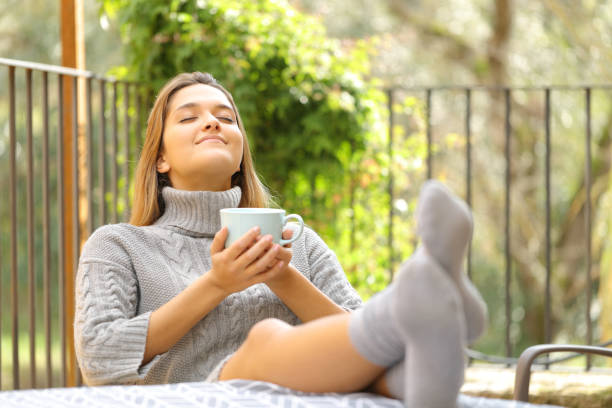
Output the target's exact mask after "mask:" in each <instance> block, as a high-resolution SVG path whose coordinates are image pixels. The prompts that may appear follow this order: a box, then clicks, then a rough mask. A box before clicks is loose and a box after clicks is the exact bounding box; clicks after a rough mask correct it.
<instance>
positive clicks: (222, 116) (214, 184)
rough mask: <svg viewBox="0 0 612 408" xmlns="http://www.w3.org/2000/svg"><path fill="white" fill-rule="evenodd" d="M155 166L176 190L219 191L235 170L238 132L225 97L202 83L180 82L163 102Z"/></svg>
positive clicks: (238, 154)
mask: <svg viewBox="0 0 612 408" xmlns="http://www.w3.org/2000/svg"><path fill="white" fill-rule="evenodd" d="M167 112H168V113H167V117H166V122H165V125H164V136H163V141H162V149H161V153H160V155H159V157H158V160H157V171H158V172H160V173H168V177H169V178H170V182H171V183H172V186H173V187H174V188H177V189H180V190H208V191H223V190H227V189H229V188H230V187H231V177H232V175H233V174H234V173H235V172H237V171H238V170H239V169H240V163H241V161H242V153H243V140H242V133H241V132H240V128H239V127H238V122H237V121H236V114H235V113H234V110H233V109H232V105H231V103H230V101H229V100H228V99H227V97H226V96H225V94H224V93H223V92H221V91H220V90H219V89H217V88H214V87H212V86H208V85H204V84H196V85H190V86H188V87H185V88H183V89H181V90H179V91H178V92H176V93H175V94H174V95H173V96H172V98H171V99H170V101H169V103H168V109H167Z"/></svg>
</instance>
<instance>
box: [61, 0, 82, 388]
mask: <svg viewBox="0 0 612 408" xmlns="http://www.w3.org/2000/svg"><path fill="white" fill-rule="evenodd" d="M84 38H85V36H84V31H83V1H82V0H61V40H62V65H63V66H65V67H72V68H79V69H84V68H85V41H84ZM74 82H76V81H74ZM63 86H64V101H63V102H64V106H63V108H64V109H63V114H64V129H63V131H64V133H63V135H64V137H63V145H62V149H63V153H64V162H63V164H62V166H63V169H64V174H63V177H64V195H65V196H64V203H63V204H64V205H63V210H64V224H63V229H64V231H65V235H64V241H63V242H62V243H61V244H62V245H63V251H64V259H65V261H66V262H64V275H65V279H64V284H65V285H66V287H65V291H64V305H65V308H66V309H65V310H66V316H65V319H66V321H65V323H66V324H65V336H66V339H67V341H66V347H67V350H66V352H67V358H68V360H69V361H67V373H66V374H67V378H66V381H67V384H66V385H67V386H74V385H76V384H77V374H76V369H75V367H76V357H75V354H74V342H73V337H74V336H73V326H72V322H73V319H74V276H75V272H76V271H75V270H74V265H73V262H72V259H73V257H74V256H75V254H76V253H77V252H78V248H77V247H73V246H74V242H75V237H74V236H73V232H74V230H75V228H78V225H73V224H75V223H76V224H78V219H77V220H76V221H75V217H74V213H75V212H76V211H77V209H76V208H73V207H74V203H75V202H76V203H77V206H78V198H77V197H73V194H74V191H77V194H78V187H77V186H73V172H75V173H74V174H76V168H73V167H75V166H74V163H76V162H77V160H76V158H74V160H73V157H72V155H73V143H76V138H77V134H76V132H73V129H76V128H77V126H73V121H75V122H76V121H77V120H78V119H77V117H76V115H75V114H73V113H74V112H73V109H72V105H73V100H72V99H73V98H74V97H75V95H76V92H74V93H73V89H72V88H73V86H76V84H74V83H73V81H70V80H68V78H66V80H65V81H63ZM75 102H76V101H75ZM74 111H76V109H74Z"/></svg>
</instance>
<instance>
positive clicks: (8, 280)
mask: <svg viewBox="0 0 612 408" xmlns="http://www.w3.org/2000/svg"><path fill="white" fill-rule="evenodd" d="M0 75H2V76H5V78H6V80H2V79H1V77H0V83H3V84H5V85H2V86H0V169H1V173H2V174H4V175H5V177H4V178H3V179H2V180H0V184H2V191H3V192H4V199H3V200H2V201H0V229H1V232H0V268H1V269H0V340H1V342H0V389H19V388H36V387H55V386H66V385H73V384H74V383H77V384H78V382H79V381H78V378H79V376H78V368H77V367H76V364H75V358H74V351H73V347H72V338H71V333H72V331H71V326H72V321H71V319H72V316H73V313H74V311H73V309H72V308H73V306H72V305H73V303H74V300H73V294H72V291H73V288H74V285H73V281H72V280H73V279H74V273H75V271H76V267H77V264H78V257H79V248H80V245H81V243H82V242H83V240H84V238H86V237H87V236H89V234H91V232H92V231H93V230H94V229H95V228H96V227H97V226H100V225H103V224H106V223H109V222H112V223H115V222H119V221H127V217H128V208H129V203H130V188H131V182H132V171H133V170H134V164H135V162H136V160H137V157H136V155H137V152H138V150H139V149H138V148H137V146H134V143H135V142H134V141H142V137H143V133H144V132H143V127H144V126H143V125H144V122H145V116H146V114H147V113H148V107H149V106H150V103H151V100H152V98H151V95H150V94H146V93H145V92H143V87H141V86H140V85H139V84H136V83H130V82H123V81H117V80H115V79H113V78H108V77H103V76H98V75H95V74H93V73H91V72H88V71H78V70H73V69H67V68H63V67H57V66H50V65H43V64H35V63H30V62H23V61H15V60H8V59H2V58H0ZM610 88H611V86H585V87H582V86H580V87H552V86H551V87H482V86H471V87H413V88H400V87H397V88H393V89H389V90H387V91H386V92H387V96H388V111H389V115H388V118H389V123H388V132H389V133H388V135H386V137H387V140H388V145H387V154H388V157H389V163H390V168H389V169H388V175H389V176H388V186H387V187H388V188H387V195H388V203H389V211H388V219H387V221H386V222H387V223H388V230H387V231H388V235H387V236H386V237H383V239H384V241H385V242H386V243H387V245H388V247H389V251H388V254H389V261H390V262H389V265H391V267H393V266H394V265H395V264H396V262H395V261H396V258H398V253H397V252H398V251H397V242H395V241H396V240H395V241H394V236H395V235H397V231H394V223H395V221H394V220H396V219H397V217H398V216H401V214H399V213H398V210H397V209H396V200H397V198H398V197H399V196H400V195H403V194H405V192H406V191H407V188H406V187H405V186H404V185H403V184H402V183H403V181H401V180H400V178H399V172H400V169H398V168H397V166H396V162H397V159H398V158H397V155H398V154H399V153H398V151H400V150H401V149H399V146H400V145H402V144H403V143H406V140H407V139H408V138H409V137H420V136H418V135H420V134H422V136H424V137H425V145H426V155H425V157H426V164H425V171H424V177H425V178H442V179H444V180H445V181H447V182H448V183H450V184H452V185H453V186H454V187H455V190H457V189H458V188H460V187H461V186H462V187H461V188H463V189H464V190H463V191H459V193H460V194H461V195H463V197H464V198H465V199H466V201H467V202H468V203H469V204H470V205H471V206H472V207H473V208H474V213H475V214H479V212H480V211H481V208H483V207H485V205H484V204H488V202H489V201H490V200H492V198H491V197H493V196H494V195H495V193H499V194H497V196H499V195H500V194H501V195H503V201H502V202H501V204H500V206H498V207H497V208H498V209H499V212H498V213H496V214H495V215H494V217H495V218H497V221H498V224H499V226H500V227H502V228H501V229H502V230H503V232H502V233H501V240H500V242H502V243H503V251H501V253H500V254H499V258H500V259H503V262H502V263H503V271H504V273H503V279H502V281H500V282H498V283H499V285H498V286H499V288H501V289H499V290H498V293H500V294H501V296H502V297H503V313H501V318H502V319H503V320H504V322H503V332H504V334H503V341H504V346H503V348H504V350H503V353H502V354H504V356H503V357H492V356H487V355H483V354H481V353H478V352H475V351H474V352H470V356H471V357H472V358H476V359H483V360H489V361H493V362H500V363H503V364H510V363H512V362H513V361H514V360H513V359H512V357H513V356H515V355H516V354H517V351H520V350H515V349H514V348H515V343H516V340H515V339H513V331H514V330H515V327H516V321H517V318H516V316H514V315H513V313H514V309H515V308H514V303H515V302H514V300H515V297H517V296H520V295H521V294H520V293H517V292H516V291H513V289H515V286H516V283H515V282H514V278H513V276H514V271H515V266H514V265H513V263H514V262H515V261H514V259H515V254H514V252H513V251H514V248H513V246H512V243H513V242H514V241H513V222H514V219H515V218H514V216H515V215H514V214H513V211H512V209H513V208H514V207H513V204H514V203H515V201H513V198H514V199H515V200H516V194H515V195H513V191H515V186H516V185H517V184H518V183H519V181H520V179H519V177H521V176H522V174H523V173H524V169H523V168H522V167H521V168H519V169H513V168H512V167H511V164H512V163H514V162H515V161H514V160H513V159H514V158H515V157H514V155H515V154H516V153H517V152H519V149H518V146H517V145H518V144H519V143H521V141H520V140H518V138H517V137H516V135H517V134H518V132H517V130H516V129H515V128H516V127H517V126H521V124H522V123H529V126H527V128H528V129H531V130H533V129H536V128H538V127H539V129H540V131H541V132H540V135H541V137H539V136H538V138H539V139H538V140H539V141H538V142H537V143H535V146H536V148H537V149H536V150H538V152H539V153H538V154H539V156H538V157H540V156H541V157H543V162H544V163H543V172H542V177H541V180H542V183H541V186H537V188H536V186H532V188H531V190H530V191H536V190H537V191H543V208H542V212H541V214H535V215H534V216H536V217H541V218H543V219H544V220H545V223H544V231H543V234H542V236H543V242H544V245H543V247H544V250H543V252H544V253H543V258H544V262H543V264H544V275H545V276H544V281H545V283H544V293H542V294H541V296H542V297H543V298H544V305H545V307H544V314H543V316H542V319H541V322H542V325H543V326H544V327H545V328H544V337H543V340H544V341H546V342H552V341H553V340H554V338H553V332H554V330H553V313H552V308H553V303H554V300H555V297H554V294H553V293H552V289H551V282H552V279H553V274H554V273H555V271H554V262H553V255H554V254H553V249H554V248H553V235H552V232H553V230H554V228H553V220H552V218H553V215H554V214H553V200H554V198H555V195H554V194H555V193H554V192H555V188H554V183H555V178H554V176H555V174H556V173H555V171H554V169H555V166H554V163H553V152H554V151H555V150H554V149H553V146H554V143H553V140H554V136H555V128H554V126H553V124H554V123H555V121H556V119H554V118H555V116H554V115H553V108H552V107H553V105H554V97H555V96H556V95H559V97H560V99H563V98H567V97H568V96H567V94H571V95H572V96H571V97H573V98H579V99H580V100H581V101H582V102H581V103H583V110H582V112H581V113H580V114H579V115H580V116H582V123H583V124H584V126H583V129H582V130H581V131H580V132H579V133H580V134H581V135H582V137H583V139H582V141H581V142H580V143H582V146H583V150H584V157H582V158H579V159H577V158H574V160H575V161H576V160H578V161H583V162H584V163H585V165H584V186H585V192H584V205H583V207H581V208H583V209H584V211H582V214H583V215H584V231H585V232H584V237H585V238H584V245H583V248H582V250H583V251H582V255H583V257H584V262H583V263H584V268H583V269H584V280H585V282H586V283H585V284H584V293H583V294H582V295H580V296H578V297H577V298H578V299H581V301H582V302H583V304H582V308H584V313H583V319H582V320H583V321H584V322H585V326H584V330H583V333H581V335H582V338H583V339H584V341H583V342H584V343H585V344H593V343H594V338H595V336H594V328H593V324H592V322H593V320H594V318H593V314H592V309H593V307H592V305H593V302H594V299H595V298H596V294H594V293H593V287H594V285H593V283H594V281H595V280H596V279H597V277H596V276H594V274H593V270H592V263H593V262H592V256H591V254H592V238H591V237H592V234H593V231H592V225H593V222H592V218H593V217H592V211H593V203H592V190H591V187H592V185H593V177H592V176H593V175H592V165H591V164H592V161H593V160H592V145H593V141H592V134H593V108H594V106H595V104H594V98H593V94H594V92H605V91H607V90H609V89H610ZM526 95H527V96H526ZM534 95H535V96H534ZM538 95H539V96H538ZM517 98H518V99H519V100H524V99H525V98H528V99H529V98H541V102H542V104H541V106H542V109H541V112H539V111H538V112H537V113H536V114H533V113H529V112H527V113H526V111H525V106H526V104H525V103H523V104H519V103H517V102H516V99H517ZM408 99H410V100H412V101H413V102H414V103H416V104H417V105H419V106H422V108H423V109H422V112H423V115H422V118H423V122H424V123H422V124H421V125H415V124H414V121H415V119H414V118H415V117H417V119H418V115H415V114H414V112H413V113H407V111H405V110H402V108H401V106H402V104H403V103H404V101H406V100H408ZM67 100H68V101H69V103H68V104H67V103H66V101H67ZM517 105H518V106H519V108H517V109H516V111H514V110H513V108H516V107H517ZM397 106H399V108H398V107H397ZM449 111H450V112H451V113H449ZM483 112H486V114H483ZM574 116H576V117H577V116H578V115H577V114H576V113H575V112H573V116H572V118H574ZM534 118H535V119H534ZM562 119H563V118H562ZM487 120H490V121H491V124H489V125H488V126H486V128H487V129H497V130H496V131H495V132H492V133H493V134H487V135H484V134H483V133H484V132H483V130H482V129H484V128H485V126H484V125H483V123H482V122H483V121H487ZM564 120H569V119H567V118H566V119H564ZM476 122H477V123H476ZM67 123H69V124H70V125H69V126H66V125H67ZM419 126H420V128H421V130H424V131H422V132H419V131H412V133H410V135H408V136H406V133H408V132H406V131H405V130H406V129H410V128H411V127H412V128H417V127H419ZM400 129H404V134H403V135H402V134H400V133H398V130H400ZM524 132H525V129H522V130H521V134H523V133H524ZM559 133H561V134H562V133H563V132H559ZM450 134H452V135H455V136H454V137H455V140H456V139H457V138H459V139H461V143H455V145H453V147H452V149H450V148H449V149H446V150H452V153H448V152H445V149H443V148H442V147H440V146H442V145H443V144H444V142H440V141H439V140H440V138H441V137H446V136H447V135H450ZM73 135H74V136H76V137H72V136H73ZM534 137H535V136H534ZM67 140H68V141H67ZM72 141H76V143H73V142H72ZM485 144H492V145H493V146H492V147H491V148H490V149H488V150H487V151H486V152H487V153H486V154H490V152H492V151H495V150H496V149H498V150H499V149H502V151H503V154H502V155H501V162H500V163H503V165H499V166H497V167H495V163H494V161H493V160H492V159H490V158H489V157H483V154H482V149H480V147H482V146H483V145H485ZM523 149H524V147H523ZM479 152H480V153H479ZM559 153H560V154H561V153H562V152H559ZM479 154H480V156H479ZM536 156H537V155H536ZM561 156H563V155H562V154H561ZM475 157H478V159H477V160H475ZM67 158H69V160H66V159H67ZM483 163H484V167H483ZM521 166H522V165H521ZM421 167H423V166H421ZM527 167H528V166H527ZM483 169H484V171H491V172H492V173H494V174H493V175H492V176H491V177H492V179H494V178H495V176H496V175H497V176H499V177H498V178H499V185H502V186H503V188H497V187H495V188H493V189H492V193H491V194H489V193H488V192H487V191H488V190H487V191H486V192H485V193H484V194H481V195H479V194H478V193H477V192H476V191H477V190H478V188H480V187H481V186H479V185H477V181H476V180H477V179H478V177H476V176H475V174H477V173H481V172H482V171H483ZM490 169H493V170H490ZM532 173H533V172H532ZM403 176H404V175H403ZM489 182H490V181H489ZM557 184H559V182H557ZM521 191H522V190H521ZM65 197H69V200H68V201H66V198H65ZM36 203H42V205H39V206H36V205H35V204H36ZM476 219H477V225H478V217H476ZM67 226H69V227H67ZM479 239H480V240H481V241H482V240H486V237H484V238H478V229H477V231H476V237H475V242H478V240H479ZM478 251H479V248H477V247H476V244H474V245H473V247H472V249H471V250H470V254H469V256H468V262H467V266H466V268H467V273H468V274H469V275H470V276H471V277H472V278H473V279H474V280H475V281H476V283H477V284H478V280H479V274H480V272H478V270H479V269H478V268H477V267H476V261H475V260H474V256H475V254H476V255H477V253H478ZM576 307H580V306H579V305H577V306H576ZM26 311H27V312H26ZM523 312H524V311H523ZM499 317H500V316H492V318H493V319H499ZM518 320H520V319H518ZM545 363H547V364H548V363H551V361H546V362H545ZM590 365H591V362H590V360H587V365H586V367H587V368H589V367H590Z"/></svg>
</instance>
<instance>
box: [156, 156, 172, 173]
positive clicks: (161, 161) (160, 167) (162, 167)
mask: <svg viewBox="0 0 612 408" xmlns="http://www.w3.org/2000/svg"><path fill="white" fill-rule="evenodd" d="M169 171H170V164H169V163H168V162H167V161H166V157H165V156H164V154H163V153H160V154H159V156H157V172H158V173H167V172H169Z"/></svg>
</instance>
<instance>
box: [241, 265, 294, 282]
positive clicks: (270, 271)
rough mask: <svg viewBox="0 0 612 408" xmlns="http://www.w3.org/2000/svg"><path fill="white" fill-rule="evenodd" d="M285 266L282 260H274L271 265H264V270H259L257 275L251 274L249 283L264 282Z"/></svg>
mask: <svg viewBox="0 0 612 408" xmlns="http://www.w3.org/2000/svg"><path fill="white" fill-rule="evenodd" d="M284 267H285V263H284V262H283V261H276V263H275V264H274V265H272V267H266V270H265V271H264V272H260V273H258V274H257V275H255V276H253V277H252V279H251V281H250V282H249V284H250V285H255V284H257V283H262V282H266V281H267V280H269V279H271V278H273V277H274V276H276V275H278V274H279V273H280V271H281V270H282V269H283V268H284Z"/></svg>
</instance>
